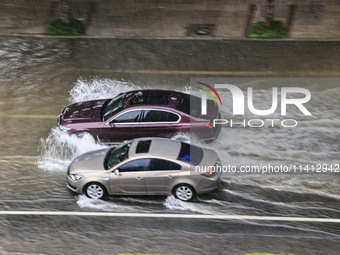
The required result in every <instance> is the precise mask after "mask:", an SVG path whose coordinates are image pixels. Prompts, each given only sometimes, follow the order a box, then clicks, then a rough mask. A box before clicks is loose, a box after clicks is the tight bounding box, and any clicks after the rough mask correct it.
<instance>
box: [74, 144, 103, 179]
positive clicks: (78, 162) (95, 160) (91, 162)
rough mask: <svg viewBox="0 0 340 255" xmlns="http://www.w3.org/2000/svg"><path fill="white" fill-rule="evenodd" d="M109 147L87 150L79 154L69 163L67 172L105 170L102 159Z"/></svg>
mask: <svg viewBox="0 0 340 255" xmlns="http://www.w3.org/2000/svg"><path fill="white" fill-rule="evenodd" d="M109 150H110V148H107V149H102V150H96V151H91V152H87V153H85V154H82V155H80V156H79V157H77V158H76V159H74V160H73V162H72V163H71V165H70V168H69V174H70V173H73V172H78V171H93V170H105V169H104V159H105V156H106V154H107V152H108V151H109Z"/></svg>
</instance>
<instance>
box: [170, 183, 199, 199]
mask: <svg viewBox="0 0 340 255" xmlns="http://www.w3.org/2000/svg"><path fill="white" fill-rule="evenodd" d="M174 195H175V197H176V198H178V199H180V200H182V201H191V200H192V199H193V198H194V197H195V196H196V192H195V190H194V188H193V187H191V186H190V185H188V184H180V185H178V186H176V188H175V190H174Z"/></svg>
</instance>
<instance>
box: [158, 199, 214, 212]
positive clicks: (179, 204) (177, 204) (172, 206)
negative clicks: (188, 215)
mask: <svg viewBox="0 0 340 255" xmlns="http://www.w3.org/2000/svg"><path fill="white" fill-rule="evenodd" d="M163 205H164V206H165V207H166V208H168V209H169V210H172V211H191V212H195V213H201V214H216V212H215V211H214V210H212V209H211V207H210V206H211V205H205V204H202V203H192V202H183V201H181V200H179V199H176V198H175V197H174V196H169V197H167V198H166V200H165V201H164V203H163Z"/></svg>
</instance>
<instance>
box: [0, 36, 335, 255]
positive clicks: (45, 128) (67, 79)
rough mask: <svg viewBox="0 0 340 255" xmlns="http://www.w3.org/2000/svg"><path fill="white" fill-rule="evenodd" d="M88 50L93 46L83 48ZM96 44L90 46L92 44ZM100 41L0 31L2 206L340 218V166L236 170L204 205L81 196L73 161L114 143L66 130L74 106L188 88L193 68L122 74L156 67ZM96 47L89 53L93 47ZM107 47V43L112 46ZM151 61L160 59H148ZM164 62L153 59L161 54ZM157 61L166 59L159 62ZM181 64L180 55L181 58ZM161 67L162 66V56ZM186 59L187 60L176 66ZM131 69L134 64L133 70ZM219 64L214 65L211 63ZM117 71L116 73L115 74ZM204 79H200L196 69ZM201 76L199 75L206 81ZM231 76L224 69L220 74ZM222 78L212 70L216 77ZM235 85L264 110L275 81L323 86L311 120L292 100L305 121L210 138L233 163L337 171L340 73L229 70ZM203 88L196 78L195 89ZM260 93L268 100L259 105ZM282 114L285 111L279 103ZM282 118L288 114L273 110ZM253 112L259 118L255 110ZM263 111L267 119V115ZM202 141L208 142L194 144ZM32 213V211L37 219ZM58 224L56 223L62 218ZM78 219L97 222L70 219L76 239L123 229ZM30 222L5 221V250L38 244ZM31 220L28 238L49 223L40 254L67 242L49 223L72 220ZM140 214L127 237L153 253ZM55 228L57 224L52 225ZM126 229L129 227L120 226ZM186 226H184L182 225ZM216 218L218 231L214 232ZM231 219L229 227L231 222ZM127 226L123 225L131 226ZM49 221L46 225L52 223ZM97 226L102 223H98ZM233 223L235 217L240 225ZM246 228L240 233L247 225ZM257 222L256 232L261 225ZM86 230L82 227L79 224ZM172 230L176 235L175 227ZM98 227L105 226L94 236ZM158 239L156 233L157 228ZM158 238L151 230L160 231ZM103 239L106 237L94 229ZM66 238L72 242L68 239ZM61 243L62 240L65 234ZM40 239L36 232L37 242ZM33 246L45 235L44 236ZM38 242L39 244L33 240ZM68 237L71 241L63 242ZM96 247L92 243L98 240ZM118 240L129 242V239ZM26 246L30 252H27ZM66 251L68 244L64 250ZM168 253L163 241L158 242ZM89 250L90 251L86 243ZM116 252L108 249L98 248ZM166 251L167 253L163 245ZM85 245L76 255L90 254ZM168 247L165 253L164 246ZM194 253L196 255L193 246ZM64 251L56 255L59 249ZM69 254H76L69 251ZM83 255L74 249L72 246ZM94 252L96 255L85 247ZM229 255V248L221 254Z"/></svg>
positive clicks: (323, 231) (286, 230) (279, 226)
mask: <svg viewBox="0 0 340 255" xmlns="http://www.w3.org/2000/svg"><path fill="white" fill-rule="evenodd" d="M78 47H80V48H82V50H78ZM84 49H85V50H84ZM96 49H97V46H96V42H95V40H94V41H90V42H89V41H85V42H82V41H81V40H80V41H76V42H75V41H73V40H70V39H41V40H39V39H29V38H15V37H13V38H12V37H8V38H1V39H0V67H1V68H0V137H1V139H0V184H1V185H0V210H45V211H51V210H52V211H56V210H62V211H106V212H140V213H145V212H148V213H153V212H156V213H197V214H232V215H258V216H289V217H290V216H292V217H313V218H340V185H339V184H340V179H339V176H340V173H339V172H333V173H331V172H327V173H324V172H320V173H312V172H306V171H301V172H300V171H297V172H294V173H266V174H262V173H237V172H236V173H224V175H223V183H222V187H221V189H220V190H219V191H217V192H214V193H211V194H207V195H202V196H200V197H199V199H198V201H197V202H192V203H185V202H181V201H179V200H176V199H175V198H174V197H172V196H169V197H157V196H156V197H154V196H153V197H111V199H110V200H108V201H101V200H100V201H96V200H90V199H88V198H86V197H85V196H82V195H76V194H73V193H71V192H70V191H69V190H68V189H67V188H66V185H65V174H66V169H67V167H68V165H69V163H70V162H71V161H72V160H73V159H74V158H75V157H76V156H78V155H80V154H82V153H84V152H87V151H91V150H95V149H100V148H103V147H105V145H100V144H95V143H94V141H92V140H88V139H85V138H84V139H81V138H77V137H69V136H68V135H67V134H65V133H64V132H62V131H60V130H59V129H58V128H57V126H56V123H57V117H58V115H59V113H60V111H61V110H62V109H63V108H64V107H65V106H67V105H68V104H71V103H74V102H80V101H84V100H91V99H98V98H109V97H113V96H115V95H117V94H118V93H120V92H124V91H128V90H132V89H136V88H143V89H146V88H160V89H174V90H180V91H188V89H189V88H190V86H191V85H192V84H191V83H190V78H192V75H190V74H181V75H171V74H164V73H163V74H155V73H147V72H144V73H142V74H140V75H137V74H134V73H133V72H128V73H126V72H120V71H119V72H117V71H114V70H117V66H119V64H120V63H121V66H124V68H126V69H127V70H137V69H138V68H139V69H140V70H145V69H148V68H145V65H147V64H146V63H143V61H144V60H143V59H138V58H134V59H133V58H131V57H129V56H131V55H129V56H125V55H124V53H121V55H119V56H117V55H112V54H111V53H110V49H108V50H107V54H106V55H98V56H97V57H95V52H96ZM87 52H88V54H89V55H87ZM100 52H101V53H102V52H103V50H101V51H100ZM148 57H149V56H148ZM150 59H152V58H150ZM154 61H156V60H154ZM176 61H180V59H177V60H176ZM152 65H156V63H154V62H153V63H152ZM174 66H176V65H175V64H174ZM129 67H132V68H130V69H129ZM210 68H211V67H210ZM110 70H113V71H112V72H110ZM196 76H197V75H196ZM195 78H196V79H198V77H195ZM219 78H221V77H219ZM210 79H211V77H210ZM223 80H225V81H226V82H227V83H229V84H234V85H238V86H239V87H240V88H241V89H244V90H245V88H246V87H249V86H252V87H253V88H254V98H255V102H256V103H255V104H256V106H257V107H258V108H261V107H263V108H262V109H267V108H269V107H270V102H271V101H270V100H271V96H272V91H271V88H272V87H273V86H276V87H280V86H287V87H288V86H295V87H304V88H307V89H309V90H310V91H311V94H312V99H311V101H310V102H309V103H308V104H306V107H307V108H308V110H309V111H310V112H311V113H312V116H301V112H299V110H298V109H295V108H294V109H293V108H290V110H289V111H290V115H289V116H286V117H284V118H286V119H292V118H294V119H297V120H298V122H299V124H298V126H297V127H294V128H284V127H274V128H272V127H262V128H249V127H245V128H244V127H237V128H230V127H227V126H225V127H223V128H222V132H221V134H220V136H219V137H218V139H217V140H216V141H214V142H213V143H211V144H200V145H201V146H206V147H209V148H212V149H215V150H216V151H218V154H219V156H220V158H221V159H222V161H223V164H224V165H228V164H231V165H233V166H236V167H237V168H239V167H240V166H252V165H260V164H263V165H269V164H271V165H281V164H284V165H290V164H294V165H297V166H299V165H302V166H306V165H309V166H311V165H317V164H326V165H328V166H333V167H334V168H335V167H336V165H337V164H339V163H340V162H339V155H340V154H339V151H340V142H339V141H340V118H339V117H340V101H339V97H340V87H339V81H340V79H336V78H301V77H300V78H247V79H244V78H227V77H225V78H223ZM191 87H192V86H191ZM221 96H222V101H223V102H226V103H225V104H224V105H223V107H222V108H221V110H222V116H223V117H224V118H226V119H230V118H232V115H231V110H230V109H231V108H230V107H231V105H232V104H231V100H230V94H228V93H227V92H222V93H221ZM256 98H257V99H258V100H257V101H256ZM278 112H279V111H278ZM272 117H273V118H275V119H282V116H280V115H279V114H278V113H277V114H276V115H273V116H272ZM245 118H246V119H247V120H248V119H250V118H255V117H254V116H251V115H250V114H249V113H246V115H245ZM256 118H257V119H258V117H256ZM174 139H181V140H183V139H184V140H189V139H190V137H187V136H183V135H181V134H178V135H177V136H176V137H175V138H174ZM192 142H193V143H198V144H199V142H198V141H192ZM26 220H27V219H26ZM54 220H55V221H54ZM75 221H77V222H79V221H80V222H81V224H85V225H87V231H85V232H82V230H80V229H79V225H76V224H75V223H72V222H69V223H67V224H69V225H67V226H69V227H70V228H74V229H75V232H72V236H73V238H74V240H80V239H83V238H86V239H88V240H91V236H90V237H88V236H87V235H88V232H89V231H90V230H93V229H95V233H97V235H99V236H100V234H101V230H102V231H103V233H102V234H103V236H106V237H108V236H109V235H108V233H110V231H113V230H112V229H109V228H108V227H107V226H106V227H105V223H103V222H102V221H99V223H98V222H97V224H99V225H100V224H103V227H102V228H101V229H100V228H99V227H98V226H99V225H97V226H92V225H91V223H89V222H86V220H85V219H81V220H79V221H78V219H77V220H75ZM23 222H26V221H25V219H23V218H20V217H19V218H16V219H13V220H11V218H10V217H7V218H6V220H0V229H2V232H1V233H2V234H3V235H4V236H5V237H7V238H2V239H1V241H0V247H2V248H1V249H0V253H1V251H3V254H9V253H10V252H16V251H21V252H25V251H27V250H29V247H30V246H29V245H28V244H27V243H28V242H29V240H27V241H25V242H24V243H26V244H27V245H26V246H25V245H23V246H17V247H15V248H13V242H15V241H14V240H20V238H21V235H23V234H21V233H19V232H20V231H19V232H18V233H16V234H8V233H7V234H6V230H7V231H9V230H11V231H13V229H14V230H18V229H20V228H19V227H18V229H17V228H16V224H22V223H23ZM29 222H30V223H27V222H26V225H25V224H24V225H23V228H24V231H25V232H26V234H27V233H28V234H30V233H31V234H32V235H34V234H36V233H37V232H41V229H44V231H42V234H41V236H42V239H43V240H45V242H46V243H47V246H46V247H48V249H47V250H46V249H45V250H44V249H43V248H42V249H41V250H40V251H38V250H34V249H33V250H32V252H37V253H38V252H45V253H47V254H48V251H49V250H53V249H54V248H55V247H54V246H53V245H52V244H51V243H49V240H51V239H55V238H58V236H57V235H56V234H55V232H54V231H51V232H49V231H47V230H46V228H45V225H49V224H52V225H53V226H54V227H55V228H58V226H59V227H60V226H61V225H63V224H66V223H65V222H63V221H62V219H61V218H58V219H57V220H56V219H51V218H42V219H39V221H38V220H37V219H30V220H29ZM143 222H144V223H143V224H144V225H143V224H141V223H139V224H140V225H138V224H137V226H138V227H139V228H141V229H143V228H145V229H148V226H150V228H152V229H155V226H152V227H151V225H152V223H151V222H145V221H143ZM132 223H133V224H136V222H135V220H131V222H129V221H128V220H124V226H127V229H125V232H124V233H125V235H127V234H126V233H130V235H131V237H132V236H133V237H134V238H131V240H133V241H131V240H130V241H131V242H129V243H126V244H125V246H126V247H129V249H128V251H135V252H138V251H139V250H138V249H142V247H143V245H141V243H143V240H142V239H138V233H137V232H136V228H133V227H132V226H131V225H129V224H132ZM44 224H45V225H44ZM120 224H121V225H122V223H120ZM160 224H161V225H163V227H159V231H162V230H163V231H165V228H168V227H170V226H171V227H170V228H175V227H174V226H175V225H176V223H172V224H171V223H166V222H162V223H160ZM173 224H175V225H173ZM216 224H217V223H216V222H215V223H211V225H210V226H207V227H206V228H207V229H208V230H206V231H209V232H210V233H211V232H212V233H213V232H214V231H215V230H214V229H215V227H216ZM228 224H229V223H228ZM230 224H231V226H233V227H232V228H230V229H227V226H226V225H225V224H222V223H221V224H220V225H219V226H220V228H223V226H225V227H226V228H225V229H224V230H223V231H222V230H219V231H221V232H226V233H228V231H231V232H233V233H238V234H248V233H249V232H252V233H255V234H264V235H271V234H273V233H277V234H281V235H290V236H294V235H298V236H300V235H308V236H313V237H334V238H339V236H340V227H339V224H327V223H324V224H321V223H318V224H312V223H296V222H292V223H286V222H285V223H282V222H281V223H270V222H266V223H265V224H262V223H259V222H251V221H244V222H242V223H240V222H236V221H235V222H232V221H231V222H230ZM121 225H119V226H121ZM43 226H44V227H43ZM91 226H92V227H93V229H91ZM228 226H230V225H228ZM196 227H197V226H195V225H194V223H191V224H190V225H186V227H185V229H182V228H183V226H182V227H181V226H178V228H179V229H181V231H184V232H186V233H188V232H189V233H190V232H195V231H196V230H195V228H196ZM236 229H238V230H237V231H236ZM254 229H255V230H254ZM78 230H79V231H78ZM172 231H174V232H175V231H176V230H174V229H172ZM91 233H92V234H93V232H91ZM148 235H149V234H148ZM150 235H151V234H150ZM93 238H94V239H95V238H99V237H98V236H97V237H96V236H94V237H93ZM60 240H64V242H66V241H67V237H65V236H64V237H62V238H61V239H60ZM60 240H59V241H58V242H62V241H60ZM31 241H32V240H31ZM32 242H33V241H32ZM33 243H34V242H33ZM58 245H61V246H62V244H61V243H59V244H58ZM86 245H87V246H86ZM117 245H118V244H117ZM93 246H94V244H93V243H92V242H91V241H88V242H86V244H82V249H84V250H86V249H91V247H92V248H93ZM23 249H24V250H23ZM56 249H57V248H56ZM153 250H157V245H155V246H153ZM76 251H77V252H80V250H76ZM99 251H101V252H104V251H105V252H107V253H108V251H107V250H98V253H99ZM160 251H164V250H162V249H160ZM77 252H75V253H74V254H78V253H77ZM155 252H156V251H155ZM182 253H183V254H192V253H193V251H190V247H188V249H187V250H186V251H185V250H184V251H182ZM51 254H54V253H51ZM65 254H66V253H65ZM69 254H72V253H69ZM83 254H86V252H85V253H83ZM221 254H222V253H221Z"/></svg>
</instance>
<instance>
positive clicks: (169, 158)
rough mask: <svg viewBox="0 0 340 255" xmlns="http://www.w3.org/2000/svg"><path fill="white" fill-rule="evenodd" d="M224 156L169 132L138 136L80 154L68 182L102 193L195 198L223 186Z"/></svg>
mask: <svg viewBox="0 0 340 255" xmlns="http://www.w3.org/2000/svg"><path fill="white" fill-rule="evenodd" d="M219 162H220V161H219V158H218V156H217V153H216V152H215V151H213V150H210V149H205V148H200V147H196V146H193V145H189V144H187V143H183V142H179V141H174V140H169V139H164V138H142V139H135V140H132V141H128V142H125V143H123V144H122V145H120V146H117V147H113V148H109V149H103V150H98V151H92V152H88V153H86V154H83V155H81V156H79V157H78V158H76V159H75V160H74V161H73V162H72V163H71V165H70V166H69V169H68V172H67V182H68V185H67V186H68V187H69V188H70V189H71V190H72V191H74V192H77V193H80V194H85V195H86V196H88V197H90V198H97V199H98V198H105V197H106V196H108V195H170V194H173V195H174V196H175V197H176V198H178V199H180V200H183V201H190V200H192V199H194V198H195V197H196V195H198V194H203V193H208V192H211V191H213V190H215V189H216V188H217V187H218V184H219V182H220V180H221V173H220V172H218V171H216V169H217V168H216V166H217V165H218V164H219ZM202 169H203V170H202Z"/></svg>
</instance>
